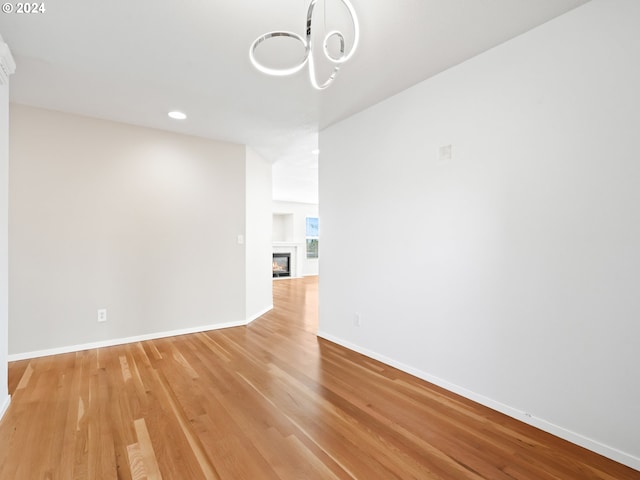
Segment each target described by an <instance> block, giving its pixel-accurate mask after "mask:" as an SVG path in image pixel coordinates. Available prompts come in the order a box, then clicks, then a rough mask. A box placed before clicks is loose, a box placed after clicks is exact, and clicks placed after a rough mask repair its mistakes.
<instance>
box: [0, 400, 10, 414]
mask: <svg viewBox="0 0 640 480" xmlns="http://www.w3.org/2000/svg"><path fill="white" fill-rule="evenodd" d="M10 403H11V395H7V396H6V398H5V399H4V400H3V401H2V403H0V420H2V417H3V416H4V414H5V413H6V411H7V408H9V404H10Z"/></svg>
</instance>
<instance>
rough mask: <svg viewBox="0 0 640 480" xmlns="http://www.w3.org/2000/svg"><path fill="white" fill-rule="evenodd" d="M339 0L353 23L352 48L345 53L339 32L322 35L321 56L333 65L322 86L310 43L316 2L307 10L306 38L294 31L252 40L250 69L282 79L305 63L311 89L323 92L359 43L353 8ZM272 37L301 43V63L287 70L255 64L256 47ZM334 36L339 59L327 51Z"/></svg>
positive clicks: (266, 34)
mask: <svg viewBox="0 0 640 480" xmlns="http://www.w3.org/2000/svg"><path fill="white" fill-rule="evenodd" d="M325 1H326V0H325ZM340 1H341V2H342V4H343V5H344V6H345V7H346V8H347V10H348V11H349V16H350V17H351V22H352V24H353V34H354V39H353V45H352V46H351V49H350V50H349V53H345V39H344V35H343V34H342V33H341V32H339V31H338V30H332V31H330V32H328V33H327V34H326V35H325V37H324V41H323V46H322V51H323V53H324V56H325V58H326V59H327V60H328V61H329V62H331V64H332V65H333V68H332V71H331V74H330V75H329V78H328V79H327V80H326V81H325V82H324V83H320V82H318V77H317V74H316V67H315V63H314V59H313V47H314V44H313V40H312V35H311V34H312V31H313V28H312V27H313V25H312V17H313V11H314V9H315V7H316V4H317V3H318V0H311V3H310V4H309V9H308V10H307V28H306V37H302V36H301V35H298V34H297V33H294V32H287V31H278V32H268V33H265V34H264V35H261V36H259V37H258V38H256V39H255V40H254V42H253V43H252V44H251V48H250V49H249V59H250V60H251V63H252V64H253V66H254V67H255V68H256V69H258V70H259V71H261V72H262V73H266V74H267V75H273V76H276V77H284V76H287V75H293V74H294V73H297V72H299V71H300V70H302V69H303V68H304V67H305V65H306V64H307V63H308V64H309V80H310V81H311V85H313V87H314V88H316V89H317V90H324V89H325V88H327V87H328V86H329V85H331V84H332V83H333V81H334V80H335V78H336V76H337V75H338V72H339V71H340V67H342V65H343V64H344V63H346V62H348V61H349V60H350V59H351V57H352V56H353V54H354V53H355V51H356V49H357V48H358V42H359V41H360V25H359V24H358V17H357V16H356V12H355V10H354V8H353V5H351V2H350V1H349V0H340ZM274 37H285V38H292V39H294V40H297V41H298V42H300V43H301V44H302V47H303V48H304V55H303V57H302V60H300V63H299V64H297V65H294V66H293V67H290V68H270V67H267V66H265V65H263V64H262V63H260V62H259V61H258V59H257V58H256V56H255V52H256V49H257V48H258V46H260V44H262V43H264V42H265V41H267V40H269V39H270V38H274ZM334 37H335V38H336V39H337V40H338V42H339V55H338V56H334V55H332V54H331V52H329V41H330V40H331V39H332V38H334Z"/></svg>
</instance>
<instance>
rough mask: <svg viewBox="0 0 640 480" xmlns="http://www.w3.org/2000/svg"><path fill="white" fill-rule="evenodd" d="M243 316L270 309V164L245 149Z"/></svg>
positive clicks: (255, 315)
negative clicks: (244, 306)
mask: <svg viewBox="0 0 640 480" xmlns="http://www.w3.org/2000/svg"><path fill="white" fill-rule="evenodd" d="M245 176H246V212H247V214H246V227H245V231H246V238H245V242H246V252H247V253H246V278H247V299H246V315H245V317H246V318H247V319H254V318H256V317H258V316H260V315H262V314H263V313H265V312H266V311H268V310H270V309H271V308H273V293H272V285H273V282H272V270H271V204H270V202H269V201H268V199H269V198H270V197H271V163H269V162H267V161H265V160H264V159H263V158H262V157H260V155H258V154H257V153H256V152H255V151H254V150H253V149H251V148H249V147H247V148H246V175H245Z"/></svg>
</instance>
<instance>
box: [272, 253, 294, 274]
mask: <svg viewBox="0 0 640 480" xmlns="http://www.w3.org/2000/svg"><path fill="white" fill-rule="evenodd" d="M271 266H272V267H273V276H274V277H290V276H291V254H290V253H274V254H273V261H272V263H271Z"/></svg>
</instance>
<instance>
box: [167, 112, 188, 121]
mask: <svg viewBox="0 0 640 480" xmlns="http://www.w3.org/2000/svg"><path fill="white" fill-rule="evenodd" d="M168 115H169V116H170V117H171V118H173V119H174V120H184V119H185V118H187V116H186V115H185V114H184V113H182V112H178V111H174V112H169V113H168Z"/></svg>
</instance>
